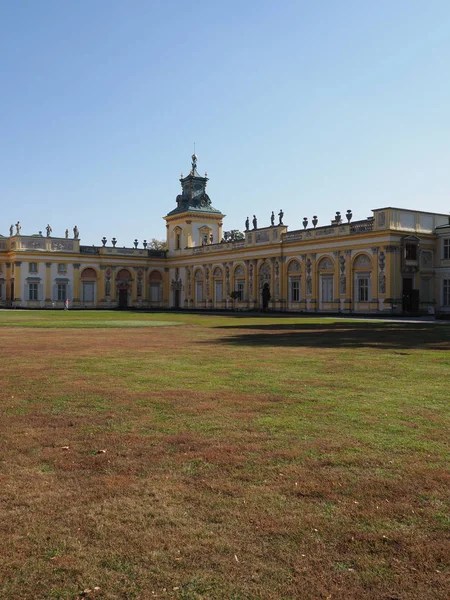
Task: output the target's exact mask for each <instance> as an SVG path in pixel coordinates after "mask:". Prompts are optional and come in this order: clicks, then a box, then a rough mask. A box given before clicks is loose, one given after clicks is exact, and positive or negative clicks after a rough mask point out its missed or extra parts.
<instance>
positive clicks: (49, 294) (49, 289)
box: [45, 262, 57, 305]
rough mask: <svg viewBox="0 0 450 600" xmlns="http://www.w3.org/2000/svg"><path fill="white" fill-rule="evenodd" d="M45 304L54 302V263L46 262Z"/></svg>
mask: <svg viewBox="0 0 450 600" xmlns="http://www.w3.org/2000/svg"><path fill="white" fill-rule="evenodd" d="M56 299H57V298H56ZM45 304H47V305H51V304H52V263H51V262H46V263H45Z"/></svg>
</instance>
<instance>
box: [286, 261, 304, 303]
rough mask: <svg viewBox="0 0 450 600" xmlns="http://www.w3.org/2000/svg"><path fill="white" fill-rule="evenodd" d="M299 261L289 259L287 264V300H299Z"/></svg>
mask: <svg viewBox="0 0 450 600" xmlns="http://www.w3.org/2000/svg"><path fill="white" fill-rule="evenodd" d="M300 271H301V267H300V263H299V262H298V260H291V261H290V262H289V264H288V294H289V302H300V294H301V291H300V282H301V277H300Z"/></svg>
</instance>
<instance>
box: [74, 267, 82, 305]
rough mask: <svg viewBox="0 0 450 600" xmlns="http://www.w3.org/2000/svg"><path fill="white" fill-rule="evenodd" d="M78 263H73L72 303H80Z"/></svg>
mask: <svg viewBox="0 0 450 600" xmlns="http://www.w3.org/2000/svg"><path fill="white" fill-rule="evenodd" d="M80 302H81V300H80V264H79V263H75V264H74V265H73V300H72V303H73V304H80Z"/></svg>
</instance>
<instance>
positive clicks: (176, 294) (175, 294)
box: [173, 290, 180, 308]
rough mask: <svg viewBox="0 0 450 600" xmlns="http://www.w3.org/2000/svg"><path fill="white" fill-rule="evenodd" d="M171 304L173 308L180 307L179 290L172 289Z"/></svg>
mask: <svg viewBox="0 0 450 600" xmlns="http://www.w3.org/2000/svg"><path fill="white" fill-rule="evenodd" d="M173 305H174V307H175V308H180V290H174V291H173Z"/></svg>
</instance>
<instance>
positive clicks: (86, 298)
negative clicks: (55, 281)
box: [82, 281, 95, 302]
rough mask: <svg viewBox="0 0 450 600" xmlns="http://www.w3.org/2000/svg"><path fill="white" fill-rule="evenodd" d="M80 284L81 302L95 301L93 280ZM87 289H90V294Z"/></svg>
mask: <svg viewBox="0 0 450 600" xmlns="http://www.w3.org/2000/svg"><path fill="white" fill-rule="evenodd" d="M82 286H83V287H82V289H83V302H95V281H83V283H82ZM88 290H92V294H88V293H87V291H88ZM90 296H92V298H90Z"/></svg>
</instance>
